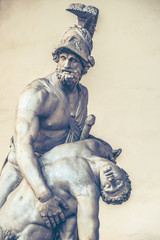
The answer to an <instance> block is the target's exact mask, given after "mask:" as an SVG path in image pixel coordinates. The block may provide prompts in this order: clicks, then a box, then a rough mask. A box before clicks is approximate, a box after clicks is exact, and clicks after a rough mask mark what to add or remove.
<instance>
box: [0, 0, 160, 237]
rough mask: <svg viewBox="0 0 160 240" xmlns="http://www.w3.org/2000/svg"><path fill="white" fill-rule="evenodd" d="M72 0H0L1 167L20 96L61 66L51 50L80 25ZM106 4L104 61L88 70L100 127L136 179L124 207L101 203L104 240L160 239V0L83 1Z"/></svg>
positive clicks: (99, 50)
mask: <svg viewBox="0 0 160 240" xmlns="http://www.w3.org/2000/svg"><path fill="white" fill-rule="evenodd" d="M72 2H73V1H70V0H61V1H58V0H54V1H52V0H47V1H46V0H36V1H33V0H32V1H31V0H23V1H21V0H14V1H9V0H5V1H4V0H1V1H0V36H1V37H0V38H1V41H0V66H1V67H0V76H1V78H0V82H1V87H0V133H1V134H0V135H1V137H0V152H1V158H0V165H2V162H3V160H4V158H5V156H6V155H7V151H8V146H9V139H10V137H11V136H12V134H13V126H14V115H15V108H16V103H17V100H18V96H19V94H20V92H21V91H22V89H23V88H24V86H26V85H27V84H28V83H29V82H31V81H32V80H33V79H35V78H38V77H43V76H45V75H47V74H49V73H51V72H53V71H54V69H55V66H56V65H55V63H54V62H53V61H52V56H51V51H52V49H53V48H54V47H55V46H56V44H57V43H58V41H59V39H60V37H61V35H62V33H63V32H64V31H65V30H66V29H67V28H68V27H69V26H71V25H73V24H74V23H76V19H75V17H74V16H73V15H72V14H69V13H67V12H65V10H64V9H65V8H66V7H67V6H68V5H69V4H70V3H72ZM79 2H80V3H83V2H84V3H85V4H93V5H95V6H96V7H98V8H99V10H100V15H99V20H98V24H97V29H96V32H95V36H94V38H93V43H94V51H93V55H94V57H95V59H96V65H95V67H94V68H93V69H90V71H89V73H88V74H87V75H86V76H84V78H83V79H82V83H83V84H84V85H86V86H87V87H88V89H89V94H90V98H89V113H93V114H95V115H96V117H97V122H96V125H95V126H94V128H93V130H92V133H93V134H95V135H96V136H98V137H101V138H104V139H105V140H106V141H108V142H109V143H110V144H111V145H112V146H113V147H114V148H118V147H121V148H122V149H123V152H122V154H121V156H120V157H119V160H118V161H119V165H120V166H121V167H124V169H126V171H127V172H128V173H129V175H130V178H131V180H132V187H133V190H132V195H131V198H130V200H129V201H128V202H127V203H124V204H123V205H122V206H110V205H106V204H105V203H103V202H102V201H101V204H100V221H101V227H100V240H106V239H108V240H109V239H111V240H119V239H123V240H151V239H152V240H159V239H160V228H159V225H160V217H159V216H160V204H159V202H160V188H159V182H160V174H159V172H160V160H159V149H160V148H159V142H160V126H159V122H160V111H159V105H160V91H159V86H160V83H159V79H160V67H159V62H160V1H158V0H141V1H138V0H134V1H133V0H121V1H119V0H112V1H111V0H101V1H95V0H94V1H93V0H92V1H91V0H90V1H89V0H86V1H81V0H79Z"/></svg>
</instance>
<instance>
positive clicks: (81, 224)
mask: <svg viewBox="0 0 160 240" xmlns="http://www.w3.org/2000/svg"><path fill="white" fill-rule="evenodd" d="M98 213H99V198H94V197H90V196H80V197H78V212H77V224H78V236H79V239H80V240H98V239H99V219H98Z"/></svg>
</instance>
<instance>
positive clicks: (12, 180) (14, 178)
mask: <svg viewBox="0 0 160 240" xmlns="http://www.w3.org/2000/svg"><path fill="white" fill-rule="evenodd" d="M21 181H22V175H21V173H20V171H19V170H18V169H16V168H15V167H14V165H13V164H11V163H10V162H7V163H6V165H5V166H4V168H3V170H2V172H1V176H0V193H1V194H0V208H1V207H2V206H3V204H4V203H5V201H6V199H7V197H8V195H9V194H10V192H12V191H13V190H14V189H15V188H16V187H17V186H18V185H19V183H20V182H21Z"/></svg>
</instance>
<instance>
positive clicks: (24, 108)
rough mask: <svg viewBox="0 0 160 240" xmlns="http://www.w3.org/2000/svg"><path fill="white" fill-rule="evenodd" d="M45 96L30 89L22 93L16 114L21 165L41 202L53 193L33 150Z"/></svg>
mask: <svg viewBox="0 0 160 240" xmlns="http://www.w3.org/2000/svg"><path fill="white" fill-rule="evenodd" d="M44 97H45V96H44V94H43V93H42V92H40V91H38V90H35V89H29V90H27V91H25V92H24V93H22V95H21V97H20V100H19V103H18V108H17V114H16V122H15V133H16V152H17V162H18V164H19V167H20V169H21V171H22V174H23V175H24V177H25V179H26V180H27V182H28V184H29V185H30V187H31V188H32V190H33V192H34V193H35V195H36V196H37V198H38V199H39V200H40V201H41V202H45V201H47V200H48V199H50V198H51V196H52V194H51V192H50V190H49V189H48V187H47V185H46V184H45V182H44V179H43V177H42V175H41V170H40V167H39V164H38V162H37V159H36V158H35V155H34V151H33V142H34V141H35V140H36V138H37V136H38V132H39V116H38V111H40V108H41V107H42V106H41V105H42V101H44V100H45V99H43V98H44Z"/></svg>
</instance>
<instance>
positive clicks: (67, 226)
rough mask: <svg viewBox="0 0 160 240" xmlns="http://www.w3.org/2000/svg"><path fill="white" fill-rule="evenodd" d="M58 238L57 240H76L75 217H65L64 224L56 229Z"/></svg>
mask: <svg viewBox="0 0 160 240" xmlns="http://www.w3.org/2000/svg"><path fill="white" fill-rule="evenodd" d="M58 233H59V238H58V240H62V239H65V240H77V239H78V238H77V217H76V216H75V215H74V216H70V217H67V218H66V220H65V222H64V223H62V224H61V225H60V226H59V228H58Z"/></svg>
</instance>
